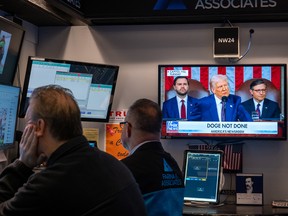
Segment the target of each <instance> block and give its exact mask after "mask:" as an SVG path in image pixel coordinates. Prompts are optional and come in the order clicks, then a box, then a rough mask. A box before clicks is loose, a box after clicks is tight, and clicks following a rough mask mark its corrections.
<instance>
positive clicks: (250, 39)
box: [228, 29, 254, 63]
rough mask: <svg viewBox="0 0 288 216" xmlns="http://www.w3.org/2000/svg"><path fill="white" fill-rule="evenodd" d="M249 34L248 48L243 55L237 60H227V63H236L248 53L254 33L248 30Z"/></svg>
mask: <svg viewBox="0 0 288 216" xmlns="http://www.w3.org/2000/svg"><path fill="white" fill-rule="evenodd" d="M249 33H250V35H249V42H248V47H247V49H246V51H245V53H244V54H243V55H241V56H240V57H239V58H238V59H236V60H235V59H233V58H229V59H228V60H229V62H231V63H236V62H238V61H240V60H241V59H242V58H244V57H245V56H246V55H247V53H248V52H249V51H250V47H251V43H252V34H253V33H254V29H250V30H249Z"/></svg>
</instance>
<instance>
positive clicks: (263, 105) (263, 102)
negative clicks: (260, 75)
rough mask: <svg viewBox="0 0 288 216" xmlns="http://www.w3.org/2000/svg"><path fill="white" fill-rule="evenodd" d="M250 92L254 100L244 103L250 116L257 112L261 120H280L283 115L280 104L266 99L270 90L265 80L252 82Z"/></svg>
mask: <svg viewBox="0 0 288 216" xmlns="http://www.w3.org/2000/svg"><path fill="white" fill-rule="evenodd" d="M249 91H250V93H251V95H252V98H251V99H249V100H246V101H245V102H243V103H242V105H243V106H244V107H245V109H246V110H247V111H248V113H249V114H251V113H252V112H255V111H256V112H257V113H258V116H259V119H263V120H265V119H269V120H271V119H275V120H279V118H280V113H281V111H280V107H279V104H278V103H277V102H275V101H272V100H269V99H267V98H266V95H267V91H268V89H267V84H266V83H265V81H264V80H263V79H256V80H254V81H252V82H251V84H250V90H249Z"/></svg>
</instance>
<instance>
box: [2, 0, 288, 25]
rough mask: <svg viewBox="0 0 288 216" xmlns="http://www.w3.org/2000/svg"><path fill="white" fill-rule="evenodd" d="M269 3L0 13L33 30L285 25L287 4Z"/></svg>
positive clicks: (137, 1)
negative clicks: (212, 7)
mask: <svg viewBox="0 0 288 216" xmlns="http://www.w3.org/2000/svg"><path fill="white" fill-rule="evenodd" d="M158 1H160V0H158ZM67 2H69V4H70V5H69V4H68V3H67ZM153 2H154V3H153ZM180 2H187V0H181V1H180ZM188 2H196V1H191V0H190V1H188ZM273 2H275V6H274V5H272V6H270V8H269V7H267V8H266V7H263V8H260V9H259V8H254V7H250V8H248V9H245V8H244V9H242V8H240V9H238V8H236V9H235V8H232V9H231V8H230V9H229V10H227V9H223V8H222V9H221V10H216V9H215V10H205V11H203V10H202V12H199V11H197V10H194V9H193V7H195V6H193V7H192V9H191V8H190V9H189V10H184V11H181V13H179V10H178V11H172V10H170V11H169V10H167V9H164V10H153V5H151V3H153V4H155V1H153V0H121V1H120V0H118V1H116V0H104V1H101V3H99V0H73V1H71V0H0V10H2V11H4V12H6V13H7V15H8V16H11V17H13V18H15V19H16V18H19V19H20V20H25V21H28V22H30V23H33V24H34V25H37V26H80V25H81V26H83V25H111V24H112V25H114V24H152V23H153V24H179V23H226V22H227V20H228V21H229V22H231V23H237V22H279V21H285V22H287V21H288V1H284V0H277V4H276V0H275V1H273ZM76 3H79V4H80V3H81V6H79V7H80V8H81V10H79V9H78V8H75V7H74V8H73V6H75V5H74V4H76ZM71 4H72V6H71ZM267 4H268V1H267ZM127 5H128V6H127ZM268 6H269V5H268ZM151 8H152V9H151ZM83 11H85V12H83ZM210 11H211V12H210ZM174 12H175V13H174ZM182 12H183V13H182ZM236 12H237V13H236Z"/></svg>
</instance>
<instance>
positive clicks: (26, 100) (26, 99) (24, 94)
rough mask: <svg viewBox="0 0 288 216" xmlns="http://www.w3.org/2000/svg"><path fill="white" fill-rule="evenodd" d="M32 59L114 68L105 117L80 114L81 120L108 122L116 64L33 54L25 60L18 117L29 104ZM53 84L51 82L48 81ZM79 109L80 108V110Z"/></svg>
mask: <svg viewBox="0 0 288 216" xmlns="http://www.w3.org/2000/svg"><path fill="white" fill-rule="evenodd" d="M33 61H43V62H52V63H61V64H73V65H78V66H90V67H100V68H107V69H112V70H114V76H113V80H112V81H111V85H112V89H111V94H110V98H109V105H108V107H107V113H106V116H105V118H100V117H95V118H89V117H86V116H84V117H83V116H82V115H81V120H82V121H93V122H109V117H110V112H111V109H112V103H113V99H114V93H115V88H116V81H117V78H118V72H119V66H116V65H108V64H99V63H90V62H80V61H72V60H62V59H52V58H42V57H35V56H29V57H28V62H27V69H26V75H25V80H24V86H23V91H22V98H21V103H20V111H19V117H20V118H24V117H25V114H26V110H27V107H28V104H29V97H27V92H28V87H29V82H30V76H31V69H32V64H33ZM49 84H53V83H49ZM80 111H81V110H80Z"/></svg>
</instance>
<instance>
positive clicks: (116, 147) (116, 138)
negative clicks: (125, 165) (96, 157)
mask: <svg viewBox="0 0 288 216" xmlns="http://www.w3.org/2000/svg"><path fill="white" fill-rule="evenodd" d="M105 131H106V142H105V151H106V152H107V153H109V154H111V155H113V156H114V157H116V158H117V159H118V160H121V159H123V158H125V157H127V156H128V154H129V152H128V151H127V150H126V149H125V148H124V147H123V145H122V143H121V133H122V128H120V125H119V123H108V124H106V127H105Z"/></svg>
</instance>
